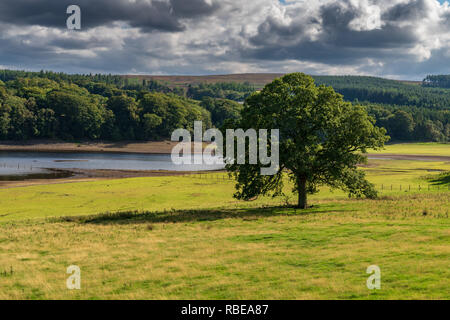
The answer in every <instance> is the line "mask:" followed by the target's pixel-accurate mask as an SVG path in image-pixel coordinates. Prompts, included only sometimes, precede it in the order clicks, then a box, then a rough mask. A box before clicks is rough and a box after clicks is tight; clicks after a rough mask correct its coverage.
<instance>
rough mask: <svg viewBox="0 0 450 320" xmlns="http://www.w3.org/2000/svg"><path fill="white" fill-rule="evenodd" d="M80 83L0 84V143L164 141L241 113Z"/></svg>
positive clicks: (225, 104)
mask: <svg viewBox="0 0 450 320" xmlns="http://www.w3.org/2000/svg"><path fill="white" fill-rule="evenodd" d="M82 80H83V83H79V84H76V83H74V82H73V81H67V80H62V79H59V78H58V77H56V78H55V79H48V78H45V77H32V78H21V77H17V78H15V79H14V80H8V81H6V82H3V81H1V80H0V139H1V140H25V139H31V138H60V139H65V140H73V139H106V140H158V139H167V138H168V137H170V135H171V133H172V132H173V131H174V130H175V129H178V128H185V129H188V130H193V124H194V121H197V120H198V121H203V123H204V125H205V127H206V126H207V127H212V126H214V125H216V126H218V125H220V124H221V123H222V122H223V121H224V119H228V118H233V117H236V116H238V115H239V110H240V108H242V106H241V105H240V104H238V103H236V102H234V101H230V100H225V99H216V100H212V101H210V100H205V101H196V100H193V99H189V98H186V97H182V96H178V95H176V94H174V93H171V92H169V93H164V92H156V91H151V90H148V89H142V88H140V89H139V90H129V89H119V88H117V86H116V85H114V84H110V83H98V82H86V81H85V79H82Z"/></svg>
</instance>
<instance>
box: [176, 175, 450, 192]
mask: <svg viewBox="0 0 450 320" xmlns="http://www.w3.org/2000/svg"><path fill="white" fill-rule="evenodd" d="M183 177H186V178H190V179H198V180H203V181H235V179H234V177H233V176H231V175H229V174H228V173H224V172H223V173H222V172H219V173H186V174H184V175H183ZM375 189H376V190H377V191H381V192H390V191H392V192H393V191H404V192H409V191H443V192H444V191H450V184H435V183H428V184H427V183H423V184H398V183H397V184H389V183H386V184H375Z"/></svg>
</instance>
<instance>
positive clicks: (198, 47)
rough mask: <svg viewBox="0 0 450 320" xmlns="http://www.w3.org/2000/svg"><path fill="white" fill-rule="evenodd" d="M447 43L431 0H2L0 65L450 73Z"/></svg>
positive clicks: (446, 13) (446, 16) (441, 13)
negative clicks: (71, 18) (75, 9)
mask: <svg viewBox="0 0 450 320" xmlns="http://www.w3.org/2000/svg"><path fill="white" fill-rule="evenodd" d="M72 4H76V5H79V6H80V7H81V10H82V30H81V31H77V32H72V31H68V30H67V29H66V19H67V17H68V15H67V14H66V9H67V7H68V6H69V5H72ZM39 26H44V27H46V28H41V27H39ZM128 26H131V27H134V28H137V29H138V30H136V29H134V28H133V29H130V28H128ZM449 49H450V9H449V8H448V6H443V5H439V3H438V1H436V0H358V1H356V0H339V1H338V0H320V1H305V0H298V1H294V0H290V1H279V0H251V1H242V0H135V1H132V0H0V68H1V67H2V66H8V67H12V68H19V69H33V70H39V69H51V70H55V71H68V72H105V73H109V72H111V73H166V74H167V73H169V74H213V73H215V74H217V73H229V72H232V73H240V72H289V71H299V70H300V71H305V72H314V73H315V74H326V73H334V74H336V73H346V74H349V73H365V74H373V75H382V74H386V75H393V76H395V77H401V75H407V76H408V77H409V78H410V77H416V78H420V77H422V76H423V75H425V74H426V73H429V72H434V71H433V70H442V71H441V72H450V69H449V68H450V65H449V64H448V61H449V59H450V50H449ZM427 70H430V71H429V72H428V71H427Z"/></svg>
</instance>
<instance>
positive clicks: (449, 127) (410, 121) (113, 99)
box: [0, 70, 450, 142]
mask: <svg viewBox="0 0 450 320" xmlns="http://www.w3.org/2000/svg"><path fill="white" fill-rule="evenodd" d="M430 77H432V76H430ZM436 77H437V79H441V78H442V77H445V76H436ZM428 78H429V77H428ZM430 79H434V78H430ZM314 80H315V82H316V83H317V84H318V85H325V86H332V87H333V88H334V89H335V91H336V92H338V93H340V94H342V95H343V96H344V99H345V100H346V101H350V102H352V103H353V104H355V105H358V104H360V105H363V106H365V108H366V110H367V111H368V113H369V114H370V115H371V116H372V117H374V118H375V119H376V125H377V126H379V127H384V128H386V130H387V132H388V134H389V135H390V136H391V138H392V139H393V140H406V141H413V140H415V141H442V142H445V141H450V133H449V131H450V89H446V88H436V87H431V88H430V87H427V86H425V85H422V86H420V85H417V84H408V83H403V82H399V81H394V80H386V79H381V78H374V77H359V76H356V77H355V76H315V77H314ZM430 81H431V80H429V81H427V82H430ZM439 81H441V80H439ZM425 82H426V81H424V83H425ZM254 91H256V88H255V87H254V86H252V85H251V84H250V83H214V84H211V83H209V84H206V83H205V84H195V85H194V84H190V85H189V84H186V85H184V86H175V85H170V84H168V83H162V82H159V81H154V80H147V79H140V78H138V77H126V76H118V75H102V74H94V75H93V74H84V75H79V74H76V75H71V74H65V73H56V72H47V71H41V72H27V71H12V70H0V139H2V140H5V139H30V138H61V139H108V140H148V139H167V138H169V137H170V133H171V131H172V130H173V129H175V128H186V129H189V130H190V129H191V127H192V124H193V122H194V120H202V121H203V122H204V124H205V125H208V126H210V125H212V126H216V127H220V126H221V125H222V124H223V123H224V122H225V121H226V120H227V119H237V118H238V117H240V113H241V110H242V105H241V104H239V103H237V102H236V101H241V102H242V101H243V100H244V99H246V98H247V97H248V96H249V95H251V94H252V93H253V92H254Z"/></svg>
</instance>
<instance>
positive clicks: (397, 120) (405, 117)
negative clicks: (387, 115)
mask: <svg viewBox="0 0 450 320" xmlns="http://www.w3.org/2000/svg"><path fill="white" fill-rule="evenodd" d="M389 122H390V124H389V128H391V130H392V134H393V135H394V136H395V137H396V138H398V139H401V140H409V139H411V138H412V134H413V132H414V127H415V124H414V120H413V118H412V116H411V115H410V114H409V113H407V112H405V111H403V110H397V111H396V112H395V114H394V117H392V118H391V119H390V121H389Z"/></svg>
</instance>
